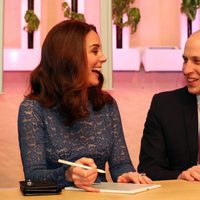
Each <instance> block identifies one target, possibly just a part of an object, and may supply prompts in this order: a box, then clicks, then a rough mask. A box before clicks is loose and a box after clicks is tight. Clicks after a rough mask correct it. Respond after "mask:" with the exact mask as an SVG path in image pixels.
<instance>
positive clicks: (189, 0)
mask: <svg viewBox="0 0 200 200" xmlns="http://www.w3.org/2000/svg"><path fill="white" fill-rule="evenodd" d="M199 7H200V0H182V3H181V12H183V13H185V14H186V16H187V36H188V37H189V36H190V35H191V33H192V21H193V20H194V19H195V17H196V13H197V9H198V8H199Z"/></svg>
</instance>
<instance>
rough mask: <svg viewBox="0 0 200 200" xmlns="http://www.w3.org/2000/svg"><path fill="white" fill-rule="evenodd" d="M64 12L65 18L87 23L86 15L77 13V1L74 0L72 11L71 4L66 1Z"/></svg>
mask: <svg viewBox="0 0 200 200" xmlns="http://www.w3.org/2000/svg"><path fill="white" fill-rule="evenodd" d="M62 10H63V12H64V17H66V18H68V19H74V20H79V21H83V22H85V16H84V14H82V13H78V12H77V0H72V9H71V8H70V6H69V4H68V3H67V2H65V1H64V2H63V3H62Z"/></svg>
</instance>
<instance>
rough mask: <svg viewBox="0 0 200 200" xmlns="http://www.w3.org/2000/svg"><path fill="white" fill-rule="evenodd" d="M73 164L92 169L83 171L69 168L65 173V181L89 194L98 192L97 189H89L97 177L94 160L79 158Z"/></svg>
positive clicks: (77, 168)
mask: <svg viewBox="0 0 200 200" xmlns="http://www.w3.org/2000/svg"><path fill="white" fill-rule="evenodd" d="M75 163H77V164H82V165H86V166H89V167H92V169H89V170H85V169H82V168H80V167H73V166H71V167H69V168H68V170H67V171H66V173H65V176H66V179H67V180H68V181H72V182H73V183H74V185H76V186H77V187H78V188H81V189H84V190H87V191H89V192H99V190H98V189H96V188H92V187H90V186H91V185H92V184H93V183H94V182H95V180H96V178H97V175H98V172H97V166H96V164H95V163H94V160H93V159H91V158H80V159H79V160H77V161H76V162H75Z"/></svg>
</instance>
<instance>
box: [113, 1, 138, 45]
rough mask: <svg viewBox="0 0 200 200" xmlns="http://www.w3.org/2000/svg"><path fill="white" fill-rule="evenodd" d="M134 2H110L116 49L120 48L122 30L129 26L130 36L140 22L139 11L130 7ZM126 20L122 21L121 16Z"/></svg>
mask: <svg viewBox="0 0 200 200" xmlns="http://www.w3.org/2000/svg"><path fill="white" fill-rule="evenodd" d="M134 2H135V0H112V19H113V23H114V24H115V25H116V43H117V45H116V46H117V48H122V29H123V28H124V27H125V26H129V27H130V30H131V34H133V33H134V32H136V30H137V25H138V23H139V21H140V17H141V16H140V10H139V9H138V8H136V7H130V4H133V3H134ZM124 15H126V16H127V20H126V21H123V16H124Z"/></svg>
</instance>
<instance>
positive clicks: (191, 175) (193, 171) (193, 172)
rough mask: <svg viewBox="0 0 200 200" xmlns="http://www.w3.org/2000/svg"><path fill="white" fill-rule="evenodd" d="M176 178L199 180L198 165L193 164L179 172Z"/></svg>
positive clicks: (199, 168)
mask: <svg viewBox="0 0 200 200" xmlns="http://www.w3.org/2000/svg"><path fill="white" fill-rule="evenodd" d="M178 179H183V180H186V181H200V165H197V166H193V167H191V168H189V169H187V170H186V171H183V172H182V173H181V174H179V176H178Z"/></svg>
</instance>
